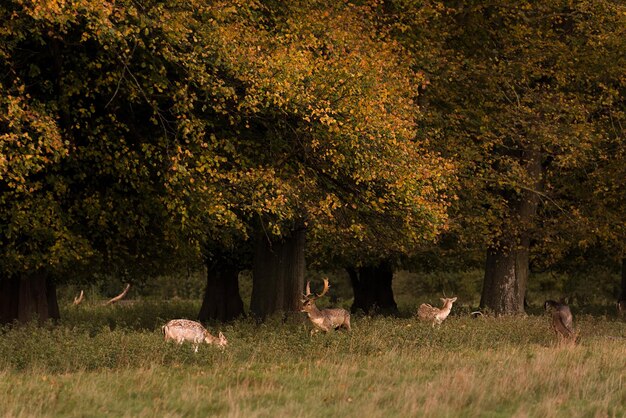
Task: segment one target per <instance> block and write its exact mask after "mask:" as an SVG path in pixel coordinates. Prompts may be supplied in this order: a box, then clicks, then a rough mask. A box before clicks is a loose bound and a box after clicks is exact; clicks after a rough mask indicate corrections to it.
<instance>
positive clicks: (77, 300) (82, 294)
mask: <svg viewBox="0 0 626 418" xmlns="http://www.w3.org/2000/svg"><path fill="white" fill-rule="evenodd" d="M83 299H85V292H83V291H82V290H81V291H80V295H78V296H75V297H74V303H73V305H74V306H77V305H80V303H81V302H82V301H83Z"/></svg>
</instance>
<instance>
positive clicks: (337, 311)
mask: <svg viewBox="0 0 626 418" xmlns="http://www.w3.org/2000/svg"><path fill="white" fill-rule="evenodd" d="M329 287H330V285H329V284H328V279H324V289H323V290H322V293H320V294H319V295H315V296H311V283H310V282H307V283H306V292H305V294H304V299H302V310H301V311H302V312H306V313H307V314H308V316H309V320H310V321H311V323H312V324H313V327H314V328H313V329H312V330H311V335H313V334H314V333H315V332H318V331H323V332H328V331H330V330H335V329H338V328H345V329H346V330H348V331H350V312H348V311H346V310H345V309H342V308H332V309H321V310H320V309H319V308H318V307H317V306H316V305H315V301H316V300H317V299H319V298H321V297H322V296H324V295H325V294H326V292H328V289H329Z"/></svg>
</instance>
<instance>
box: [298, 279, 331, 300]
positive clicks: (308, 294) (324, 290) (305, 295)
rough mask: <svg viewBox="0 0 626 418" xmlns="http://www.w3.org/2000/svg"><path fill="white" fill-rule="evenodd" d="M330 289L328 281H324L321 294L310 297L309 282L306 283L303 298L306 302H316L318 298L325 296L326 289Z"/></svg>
mask: <svg viewBox="0 0 626 418" xmlns="http://www.w3.org/2000/svg"><path fill="white" fill-rule="evenodd" d="M329 288H330V285H329V284H328V279H327V278H326V279H324V289H322V293H320V294H317V295H315V296H311V282H306V288H305V291H304V297H305V298H306V299H308V300H316V299H318V298H321V297H322V296H324V295H325V294H326V292H328V289H329Z"/></svg>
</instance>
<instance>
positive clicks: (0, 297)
mask: <svg viewBox="0 0 626 418" xmlns="http://www.w3.org/2000/svg"><path fill="white" fill-rule="evenodd" d="M59 318H60V314H59V305H58V302H57V294H56V287H55V285H54V282H53V281H52V279H51V278H50V277H48V275H47V274H46V272H44V271H38V272H34V273H25V274H22V275H21V277H19V278H16V277H15V278H6V277H3V278H0V323H3V324H6V323H9V322H13V321H15V320H17V321H18V322H22V323H25V322H29V321H31V320H37V321H38V322H39V323H43V322H45V321H47V320H49V319H53V320H57V319H59Z"/></svg>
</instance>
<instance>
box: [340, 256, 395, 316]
mask: <svg viewBox="0 0 626 418" xmlns="http://www.w3.org/2000/svg"><path fill="white" fill-rule="evenodd" d="M347 270H348V274H349V275H350V282H351V283H352V290H353V292H354V302H353V303H352V307H351V308H350V310H351V311H352V312H357V311H363V312H364V313H366V314H370V313H380V314H386V315H388V314H397V313H398V305H397V304H396V301H395V300H394V298H393V289H392V287H391V282H392V281H393V269H392V267H391V263H389V262H381V263H380V264H378V265H374V266H364V267H359V268H352V267H351V268H348V269H347Z"/></svg>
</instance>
